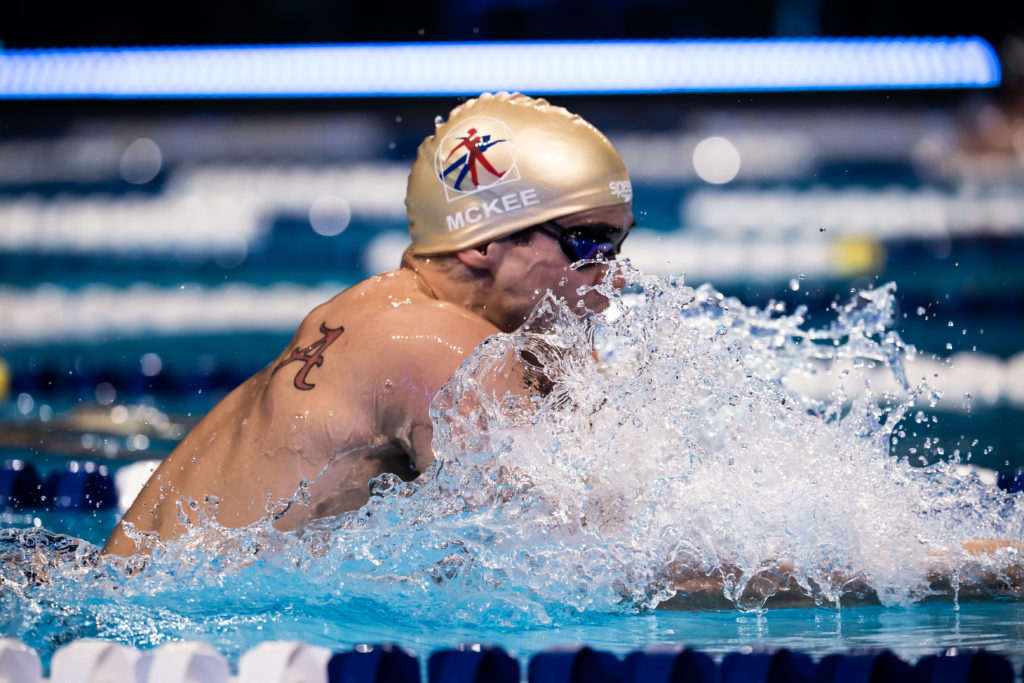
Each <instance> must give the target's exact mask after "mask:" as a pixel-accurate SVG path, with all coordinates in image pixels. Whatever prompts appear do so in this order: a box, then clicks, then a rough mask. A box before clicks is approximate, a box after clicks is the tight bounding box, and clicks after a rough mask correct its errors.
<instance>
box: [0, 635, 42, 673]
mask: <svg viewBox="0 0 1024 683" xmlns="http://www.w3.org/2000/svg"><path fill="white" fill-rule="evenodd" d="M42 677H43V664H42V662H40V661H39V655H37V654H36V651H35V650H33V649H32V648H30V647H28V646H27V645H25V644H24V643H22V642H21V641H20V640H15V639H14V638H0V683H39V681H41V680H42Z"/></svg>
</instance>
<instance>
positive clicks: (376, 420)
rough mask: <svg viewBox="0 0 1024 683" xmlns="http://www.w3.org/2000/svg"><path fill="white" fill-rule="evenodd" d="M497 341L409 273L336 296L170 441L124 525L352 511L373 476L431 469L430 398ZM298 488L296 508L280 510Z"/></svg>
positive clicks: (488, 327)
mask: <svg viewBox="0 0 1024 683" xmlns="http://www.w3.org/2000/svg"><path fill="white" fill-rule="evenodd" d="M496 332H498V329H497V328H496V327H495V326H494V325H492V324H491V323H490V322H488V321H486V320H484V319H483V318H481V317H479V316H477V315H475V314H473V313H471V312H469V311H468V310H466V309H465V308H462V307H460V306H457V305H454V304H451V303H445V302H442V301H438V300H437V299H435V298H434V297H433V296H432V294H431V292H430V290H429V287H427V286H426V285H425V283H424V282H423V281H422V280H421V278H420V277H419V276H418V275H417V274H416V273H414V272H413V271H412V270H408V269H400V270H396V271H391V272H389V273H384V274H382V275H378V276H375V277H372V278H369V279H368V280H365V281H364V282H362V283H360V284H358V285H356V286H354V287H351V288H349V289H347V290H345V291H343V292H342V293H340V294H338V295H337V296H335V297H334V298H333V299H331V300H330V301H328V302H327V303H325V304H323V305H321V306H319V307H317V308H316V309H314V310H313V311H312V312H311V313H310V314H309V315H308V316H307V317H306V319H305V320H304V321H303V322H302V324H301V325H300V326H299V328H298V331H297V332H296V334H295V336H294V338H293V339H292V341H291V343H290V344H289V346H288V347H287V348H286V349H285V350H284V351H283V352H282V353H281V354H280V355H279V356H278V357H277V358H276V359H275V360H274V361H273V362H272V363H270V364H269V365H268V366H267V367H266V368H264V369H263V370H262V371H260V372H259V373H257V374H256V375H254V376H253V377H251V378H250V379H249V380H247V381H246V382H245V383H244V384H242V385H241V386H240V387H238V388H237V389H235V390H234V391H233V392H232V393H231V394H229V395H228V396H227V397H226V398H225V399H224V400H223V401H221V402H220V403H219V404H218V405H217V406H216V407H215V408H214V409H213V410H212V411H210V413H209V414H208V415H206V417H204V418H203V420H202V421H201V422H200V423H199V424H198V425H197V426H196V427H195V428H194V429H193V430H192V431H191V432H190V433H189V434H188V436H186V437H185V439H184V440H182V442H181V443H180V444H179V445H178V447H177V448H175V450H174V451H173V452H172V453H171V454H170V455H169V456H168V457H167V458H166V459H165V460H164V462H163V463H161V465H160V466H159V468H158V469H157V470H156V472H155V473H154V474H153V476H152V477H151V478H150V480H149V481H148V482H147V484H146V485H145V487H144V488H143V489H142V492H141V493H140V494H139V496H138V498H137V499H136V500H135V502H134V504H133V505H132V506H131V508H129V510H128V511H127V513H126V514H125V516H124V518H123V520H122V523H124V522H127V523H130V524H131V525H133V526H134V528H135V529H136V530H137V531H140V532H156V533H157V534H158V535H159V537H160V539H161V540H165V541H166V540H168V539H171V538H175V537H177V536H178V535H180V534H181V533H183V531H184V530H185V527H184V526H183V525H182V524H181V523H180V521H179V518H178V515H179V512H178V508H179V501H180V502H181V507H182V508H183V509H184V510H185V512H186V514H187V515H188V517H189V518H190V520H192V521H196V520H197V519H198V514H197V513H196V511H194V510H192V509H191V508H190V507H189V501H195V502H196V503H198V504H199V506H200V507H202V506H203V502H204V497H215V500H216V519H217V522H218V523H219V524H221V525H223V526H227V527H241V526H245V525H247V524H250V523H252V522H254V521H256V520H258V519H260V518H261V517H264V516H266V515H268V511H269V514H272V515H273V516H274V517H275V518H276V521H275V522H274V524H275V526H276V527H277V528H279V529H282V530H287V529H293V528H295V527H297V526H298V525H300V524H302V523H303V522H305V521H307V520H309V519H313V518H317V517H327V516H331V515H336V514H339V513H341V512H345V511H348V510H354V509H356V508H358V507H359V506H360V505H362V504H363V503H365V502H366V501H367V500H368V499H369V488H368V482H369V481H370V480H371V479H373V478H374V477H376V476H377V475H379V474H382V473H384V472H393V473H395V474H398V475H399V476H401V477H403V478H405V479H411V478H413V477H415V476H416V474H417V472H418V471H423V469H424V468H426V467H427V466H428V465H429V464H430V463H431V462H432V460H433V454H432V451H431V447H430V442H431V437H432V427H431V423H430V418H429V406H430V402H431V400H432V399H433V397H434V395H435V394H436V393H437V392H438V390H439V389H440V388H441V387H442V385H443V384H444V383H445V381H447V380H448V378H449V377H451V375H452V374H453V373H454V372H455V370H456V369H457V368H458V366H459V364H460V363H461V362H462V361H463V359H465V357H466V356H467V355H469V353H470V352H471V351H472V350H473V348H474V347H475V346H476V345H477V344H478V343H480V342H481V341H482V340H483V339H484V338H486V337H488V336H490V335H491V334H494V333H496ZM302 481H306V482H309V486H308V489H307V491H308V494H309V499H308V500H309V502H308V504H295V503H292V504H290V505H289V504H288V502H287V501H289V500H291V499H293V496H294V494H295V493H296V491H297V489H298V487H299V486H300V483H301V482H302ZM211 500H213V499H211ZM207 507H208V508H210V506H209V505H207ZM210 509H212V508H210ZM103 552H104V553H115V554H118V555H123V556H128V555H132V554H134V553H135V552H136V544H135V542H134V541H133V540H132V539H131V538H130V537H129V536H127V535H126V534H125V533H124V530H123V528H122V524H118V526H117V528H116V529H115V531H114V533H113V534H112V535H111V537H110V539H109V540H108V541H107V543H106V545H105V546H104V548H103Z"/></svg>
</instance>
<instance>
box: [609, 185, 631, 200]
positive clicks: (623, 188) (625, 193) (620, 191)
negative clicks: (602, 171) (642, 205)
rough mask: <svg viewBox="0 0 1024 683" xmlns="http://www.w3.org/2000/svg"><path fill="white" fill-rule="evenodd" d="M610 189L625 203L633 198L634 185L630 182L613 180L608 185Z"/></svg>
mask: <svg viewBox="0 0 1024 683" xmlns="http://www.w3.org/2000/svg"><path fill="white" fill-rule="evenodd" d="M608 189H609V190H611V191H612V194H613V195H615V196H616V197H618V198H620V199H621V200H622V201H624V202H628V201H629V200H631V199H632V198H633V183H632V182H631V181H629V180H613V181H611V182H610V183H608Z"/></svg>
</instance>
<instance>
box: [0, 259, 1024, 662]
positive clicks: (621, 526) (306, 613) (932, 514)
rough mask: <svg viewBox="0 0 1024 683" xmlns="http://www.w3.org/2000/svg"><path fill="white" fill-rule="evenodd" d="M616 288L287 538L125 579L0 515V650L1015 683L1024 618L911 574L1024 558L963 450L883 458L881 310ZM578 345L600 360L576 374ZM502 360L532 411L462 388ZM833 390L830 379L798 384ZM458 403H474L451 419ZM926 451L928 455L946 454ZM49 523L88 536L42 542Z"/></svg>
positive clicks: (661, 282)
mask: <svg viewBox="0 0 1024 683" xmlns="http://www.w3.org/2000/svg"><path fill="white" fill-rule="evenodd" d="M626 275H627V278H628V280H629V286H628V287H627V289H626V291H625V293H624V294H620V293H617V292H614V291H612V290H610V289H608V288H606V287H605V286H603V285H602V288H604V291H605V293H607V294H608V295H609V296H610V298H611V305H610V306H609V308H608V310H607V311H606V312H604V313H603V314H601V315H598V316H595V317H594V318H593V319H591V320H587V321H580V320H577V319H576V318H574V317H573V316H572V315H571V314H568V313H567V312H566V310H565V309H564V308H563V307H562V306H561V305H560V304H559V303H558V302H555V301H551V300H545V301H543V302H542V304H541V305H540V306H539V307H538V310H537V311H536V313H535V317H534V319H533V320H532V322H531V323H530V324H529V325H528V326H527V328H526V330H524V331H523V332H519V333H516V334H513V335H499V336H497V337H494V338H492V339H491V340H490V341H488V342H487V343H486V344H484V345H482V346H481V347H480V348H479V349H477V351H476V352H475V353H474V355H473V356H471V357H470V359H468V360H467V362H466V363H465V364H464V365H463V367H462V368H461V369H460V371H459V372H458V373H457V374H456V375H455V377H453V378H452V380H451V381H450V382H449V384H448V385H447V386H446V387H445V389H444V390H443V391H442V392H441V393H440V394H439V396H438V398H437V399H436V400H435V403H434V407H433V415H432V417H433V419H434V424H435V443H434V447H435V452H436V453H437V455H438V459H439V463H441V465H440V466H436V467H433V468H431V469H430V470H428V471H427V472H426V473H424V474H423V475H422V476H421V477H420V478H419V479H418V480H417V481H416V482H413V483H401V482H399V481H397V480H394V479H389V478H388V477H382V478H381V479H380V480H378V481H377V482H376V483H375V485H374V487H373V490H374V491H375V495H374V497H373V498H372V499H371V501H370V503H369V504H368V505H367V506H366V507H364V508H363V509H362V510H360V511H358V512H356V513H351V514H348V515H344V516H341V517H339V518H336V519H331V520H324V521H320V522H314V523H312V524H310V525H308V526H307V527H306V528H305V529H303V530H302V531H301V532H299V533H296V534H282V533H279V532H276V531H274V530H273V529H272V528H271V527H270V526H269V525H268V524H267V523H265V522H261V523H257V524H255V525H253V526H251V527H248V528H246V529H243V530H227V529H223V528H221V527H219V526H218V525H217V524H216V523H215V514H212V513H211V515H210V517H211V519H210V521H208V522H207V523H205V524H201V525H198V526H195V527H193V528H192V529H190V531H189V532H188V533H187V534H185V536H183V537H182V538H181V539H178V540H175V541H172V542H169V543H167V544H166V546H165V547H163V548H161V549H158V550H157V551H156V552H155V553H154V554H153V556H152V557H151V558H150V559H149V560H148V561H147V562H146V563H145V565H144V566H143V565H139V564H134V565H132V566H133V571H134V572H135V574H134V575H133V576H131V577H129V576H127V575H126V574H125V573H124V570H125V566H124V565H122V564H121V563H119V562H115V561H106V560H101V561H97V559H96V554H95V551H96V547H95V546H94V545H91V544H90V542H89V540H92V541H93V542H95V543H98V542H100V541H101V540H102V538H103V537H104V536H105V534H106V531H107V530H109V528H110V524H111V517H110V516H109V514H108V513H102V514H98V515H95V516H93V515H92V514H91V513H85V514H83V515H82V516H81V517H73V518H59V519H58V518H56V517H50V518H46V517H44V516H42V515H34V516H32V518H31V519H28V518H27V517H26V518H21V519H16V518H8V519H6V520H5V522H4V526H5V527H6V528H5V530H4V531H3V534H4V535H3V542H2V544H0V554H2V555H3V558H4V562H3V568H2V572H3V577H2V578H3V582H4V588H3V590H2V591H0V631H2V632H3V633H4V634H5V635H12V636H15V637H17V638H19V639H21V640H23V641H24V642H26V643H27V644H29V645H30V646H32V647H34V648H35V649H36V650H37V651H39V652H40V654H41V655H42V656H43V657H44V659H45V658H48V657H49V656H50V655H51V654H52V652H53V651H54V650H55V649H56V647H58V646H59V645H60V644H63V643H65V642H67V641H68V640H70V639H74V638H82V637H101V638H111V639H115V640H118V641H120V642H124V643H126V644H130V645H134V646H137V647H141V648H148V647H152V646H156V645H159V644H160V643H162V642H166V641H168V640H173V639H188V640H203V641H207V642H209V643H211V644H212V645H213V646H214V647H216V648H217V649H218V650H219V651H221V652H222V653H224V654H225V655H227V656H229V657H230V658H232V659H237V657H238V655H239V654H240V653H241V652H243V651H245V650H247V649H249V648H250V647H252V646H253V645H255V644H257V643H259V642H262V641H266V640H282V639H287V640H293V639H297V640H301V641H304V642H307V643H311V644H322V645H326V646H329V647H331V648H333V649H341V648H344V647H346V646H349V645H354V644H357V643H363V642H395V643H399V644H401V645H402V646H404V647H407V648H409V649H411V650H413V651H415V652H417V653H418V654H421V655H425V654H427V653H428V652H430V651H432V650H435V649H439V648H444V647H451V646H453V645H455V644H458V643H462V642H466V641H472V642H485V643H491V644H497V645H500V646H501V647H503V648H505V649H506V650H508V651H509V652H511V653H513V654H515V655H517V656H519V657H522V658H524V659H525V658H527V657H529V656H531V655H532V654H534V653H536V652H538V651H541V650H544V649H546V648H548V647H552V646H557V645H565V644H574V643H576V644H579V643H585V644H588V645H591V646H592V647H597V648H600V649H605V650H609V651H612V652H616V653H625V652H628V651H631V650H635V649H639V648H642V647H646V646H649V645H655V644H667V643H675V644H685V645H689V646H691V647H694V648H697V649H699V650H703V651H706V652H709V653H713V654H723V653H726V652H730V651H734V650H737V649H740V648H742V647H783V646H784V647H788V648H792V649H796V650H800V651H804V652H807V653H810V654H812V655H815V656H820V655H824V654H826V653H829V652H836V651H844V650H847V649H850V648H856V647H873V648H881V647H884V648H889V649H892V650H893V651H895V652H897V653H898V654H901V655H903V656H905V657H908V658H910V659H917V658H919V657H921V656H923V655H925V654H931V653H935V652H938V651H941V650H943V649H946V648H950V647H956V648H971V647H985V648H986V649H990V650H992V651H995V652H1000V653H1003V654H1006V655H1009V656H1011V657H1012V658H1013V659H1014V662H1015V664H1016V666H1017V668H1018V669H1019V667H1020V665H1021V663H1022V662H1024V645H1022V638H1021V636H1022V632H1021V631H1022V627H1021V623H1022V617H1024V613H1022V609H1024V603H1021V602H1018V601H1016V600H1012V599H1010V600H1006V599H1003V600H996V599H992V598H988V599H985V600H978V601H976V600H969V599H962V600H956V599H954V597H953V596H951V595H948V594H947V595H943V596H939V597H930V596H929V593H930V588H929V579H928V578H927V577H928V574H929V570H928V567H929V566H930V565H929V564H928V563H929V554H931V553H934V552H936V551H939V550H942V549H951V548H952V549H954V552H953V553H952V554H951V555H950V556H949V558H950V563H951V564H952V565H953V567H954V572H958V571H960V570H961V569H962V570H963V571H966V572H968V573H970V572H972V571H974V570H973V569H971V566H972V565H971V562H972V559H971V558H967V557H966V556H964V555H963V554H962V553H961V554H958V553H957V552H956V548H958V547H959V543H960V542H961V541H962V540H965V539H971V538H1008V539H1012V540H1022V539H1024V508H1022V507H1021V506H1019V505H1018V503H1017V500H1018V498H1019V494H1008V493H1005V492H1003V491H1001V490H999V489H998V488H996V487H994V486H991V485H988V484H985V483H984V482H982V481H981V480H980V479H979V478H978V476H977V474H976V472H975V471H972V470H969V469H968V470H963V469H959V468H958V467H957V465H961V464H967V463H969V462H970V461H971V457H972V454H971V453H970V452H963V453H959V454H955V455H954V454H953V453H950V454H948V456H947V457H945V458H938V459H936V458H934V457H933V458H932V459H933V460H935V462H932V463H931V464H927V463H917V462H910V460H909V459H908V458H905V457H902V458H901V457H896V456H895V455H894V454H893V453H892V452H891V449H892V447H893V445H894V443H897V442H899V441H900V440H901V439H907V440H913V439H914V438H915V436H916V435H915V434H914V432H913V430H914V429H915V428H917V427H915V425H919V426H920V428H922V429H923V428H924V427H925V426H927V424H928V423H929V422H930V421H929V420H922V419H921V418H920V417H918V413H919V412H920V411H919V410H918V409H919V407H922V406H923V407H927V406H928V405H929V404H930V403H931V402H934V401H937V400H939V397H938V396H937V394H936V392H935V391H934V389H931V388H929V387H928V386H927V381H924V380H926V379H928V378H923V377H919V376H917V375H915V373H919V371H920V370H919V367H918V366H917V365H915V363H916V362H917V361H918V359H917V357H916V354H915V352H914V350H913V349H912V348H909V347H908V346H907V345H906V344H905V343H904V342H903V341H902V339H901V338H900V337H899V335H896V334H893V333H892V331H891V326H892V321H893V307H894V303H895V300H896V298H895V297H896V294H895V292H894V290H893V289H892V288H891V287H883V288H878V289H873V290H866V291H861V292H857V293H854V294H853V295H851V297H850V298H849V300H848V301H846V302H842V303H840V304H837V305H836V306H835V307H834V311H833V320H832V322H830V323H829V324H828V325H823V326H820V327H811V326H809V325H808V324H807V323H806V320H805V317H804V313H803V311H800V310H797V311H791V312H786V311H783V310H781V309H779V308H777V307H769V308H765V309H758V308H749V307H746V306H745V305H743V304H742V302H740V301H738V300H736V299H730V298H728V297H724V296H722V295H721V294H719V293H718V292H716V291H715V290H714V289H712V288H710V287H702V288H698V289H692V288H690V287H687V286H685V285H684V284H683V283H682V282H681V281H679V280H677V279H675V278H658V277H654V276H650V275H647V274H644V273H642V272H639V271H628V272H627V273H626ZM594 344H596V345H597V347H598V348H599V349H600V355H601V357H602V363H601V364H598V363H597V362H596V361H595V360H594V358H593V356H591V355H590V354H589V353H582V352H580V349H587V348H590V347H591V346H593V345H594ZM509 349H529V350H530V351H531V352H532V353H533V354H534V356H535V357H536V358H537V359H539V360H540V361H541V362H542V363H543V364H544V365H545V367H547V368H548V374H549V377H550V379H552V380H553V389H552V391H551V393H550V394H549V395H548V396H546V397H545V398H544V399H543V400H542V401H539V402H537V403H535V405H534V407H533V409H531V410H529V411H527V410H523V409H521V407H520V408H517V407H516V406H511V407H510V406H508V405H505V404H502V405H501V406H499V405H498V403H497V402H495V400H494V399H493V398H489V397H488V396H487V395H486V393H481V390H480V388H479V379H480V378H481V377H485V376H486V375H487V374H488V373H492V372H500V371H501V368H502V363H504V362H505V361H506V359H507V358H508V356H507V354H506V351H507V350H509ZM828 368H833V369H836V368H839V369H841V372H840V373H839V376H838V377H837V378H833V379H830V380H828V381H825V380H824V379H822V381H823V382H824V385H822V384H820V383H819V384H815V382H817V381H818V379H821V378H824V377H826V375H827V374H828V373H827V372H826V370H827V369H828ZM808 377H810V378H811V379H812V380H813V381H810V380H808ZM814 378H818V379H814ZM930 379H932V380H934V378H930ZM809 381H810V383H809V384H808V382H809ZM831 382H836V384H832V383H831ZM823 386H824V388H825V389H826V390H824V391H823ZM468 396H471V397H472V399H473V400H472V401H469V402H468V404H469V405H475V406H478V408H476V409H474V410H472V411H470V412H469V413H463V412H462V411H460V409H459V405H460V402H461V401H462V399H464V398H466V397H468ZM122 417H123V415H122ZM928 441H929V445H928V446H927V449H928V450H930V451H933V453H932V455H933V456H934V452H938V451H939V449H941V448H942V446H941V445H940V444H939V443H938V442H936V443H931V439H930V438H929V439H928ZM146 454H147V452H146V451H145V450H143V451H141V452H137V453H136V456H137V457H139V456H144V455H146ZM35 457H36V459H37V460H38V462H39V466H40V468H41V469H45V468H46V467H48V466H51V467H52V466H54V465H55V459H53V458H51V459H49V460H48V459H47V458H43V457H39V456H35ZM37 518H38V522H37V521H36V519H37ZM69 519H77V520H79V521H81V520H84V521H85V522H86V523H87V526H89V527H91V528H90V529H88V530H85V529H84V527H82V526H75V524H77V523H78V522H75V523H73V524H71V525H70V526H65V527H64V529H61V528H60V527H59V526H57V525H56V523H57V522H58V521H59V522H60V524H67V523H68V520H69ZM28 526H31V527H35V526H40V527H43V528H44V529H49V530H50V531H51V532H52V531H60V530H66V531H68V532H70V533H71V534H72V535H73V536H79V537H85V538H87V539H89V540H82V541H78V540H77V539H75V538H72V537H69V536H54V535H53V534H52V533H49V532H47V531H41V530H36V529H29V530H26V529H24V527H28ZM15 527H21V528H15ZM781 561H784V562H785V563H786V564H787V565H788V566H789V567H790V570H789V571H790V573H791V574H792V575H793V577H794V580H795V581H796V582H797V584H798V585H799V588H798V589H797V591H796V592H797V593H799V594H801V595H805V596H807V597H808V598H810V599H812V600H815V601H817V602H818V603H820V605H821V606H818V607H810V608H804V609H779V608H772V602H771V600H770V595H769V594H767V593H765V592H763V591H762V590H761V589H758V588H757V586H758V583H759V581H760V580H762V579H763V578H764V577H766V576H769V575H771V574H772V572H773V571H774V569H773V568H774V567H775V566H777V565H778V563H779V562H781ZM1005 561H1009V562H1010V563H1011V564H1012V563H1013V561H1014V556H1013V555H1012V554H1011V555H1009V556H1007V555H1006V554H1003V555H1001V556H999V557H997V558H994V559H992V560H991V561H989V560H984V561H983V562H982V564H985V562H989V564H986V565H985V566H987V567H990V568H994V569H998V568H999V567H1001V566H1003V565H1001V564H999V562H1005ZM676 562H682V563H683V564H684V565H685V566H687V567H694V568H696V569H697V570H699V571H701V572H703V573H707V574H711V575H716V576H726V577H727V579H728V581H727V582H726V583H725V585H724V586H723V587H722V588H721V589H720V590H718V595H720V596H721V595H724V596H725V597H726V598H728V600H729V601H731V604H729V603H725V607H722V608H719V609H699V610H692V609H691V610H690V611H664V610H663V609H660V608H661V607H664V606H665V605H666V604H670V603H666V602H665V601H666V600H668V599H669V598H671V597H672V593H673V590H672V579H671V578H670V577H669V575H668V574H666V568H667V567H671V566H672V565H673V563H676ZM1018 562H1019V560H1018ZM849 579H856V580H857V581H858V582H859V584H860V585H861V588H858V589H856V590H853V589H851V586H850V584H848V583H847V580H849ZM969 583H970V582H969V577H968V578H965V590H966V586H967V584H969ZM1008 588H1009V591H1008V592H1009V593H1010V594H1011V595H1016V596H1018V597H1019V589H1017V590H1014V589H1013V587H1012V586H1010V587H1008ZM1006 592H1007V591H1003V593H1006ZM858 593H863V594H864V595H865V596H866V598H867V601H868V603H869V604H867V605H857V604H856V603H858V602H860V599H859V597H858V595H857V594H858ZM766 600H767V601H768V602H767V603H766ZM879 602H881V603H882V604H881V605H879V604H877V603H879ZM663 603H664V604H663ZM679 603H681V604H679ZM704 604H707V603H705V602H696V601H691V600H688V599H687V600H682V601H679V600H677V602H676V604H675V606H677V607H678V606H682V607H684V608H692V607H693V606H694V605H704ZM765 606H767V607H768V608H769V609H767V610H765V609H763V607H765Z"/></svg>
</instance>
